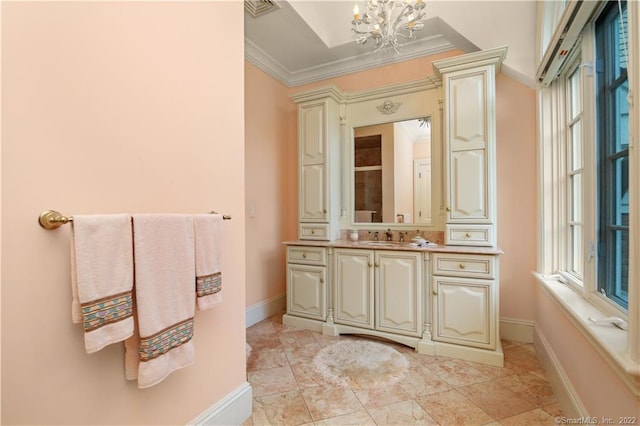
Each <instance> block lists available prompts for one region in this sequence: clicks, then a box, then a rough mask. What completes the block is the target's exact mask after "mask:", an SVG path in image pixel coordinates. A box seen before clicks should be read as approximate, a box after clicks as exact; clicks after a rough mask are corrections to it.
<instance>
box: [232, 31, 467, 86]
mask: <svg viewBox="0 0 640 426" xmlns="http://www.w3.org/2000/svg"><path fill="white" fill-rule="evenodd" d="M409 45H410V46H409ZM244 46H245V58H246V59H247V60H248V61H249V62H251V63H252V64H253V65H255V66H256V67H258V68H260V69H261V70H262V71H264V72H265V73H267V74H269V75H270V76H271V77H273V78H275V79H276V80H278V81H280V82H281V83H282V84H284V85H285V86H287V87H295V86H300V85H303V84H307V83H313V82H316V81H320V80H325V79H329V78H334V77H339V76H342V75H346V74H351V73H354V72H358V71H364V70H366V69H370V68H375V67H380V66H384V65H390V64H393V63H398V62H404V61H408V60H411V59H417V58H421V57H424V56H430V55H435V54H438V53H442V52H447V51H450V50H453V49H456V46H455V45H454V44H452V43H450V42H449V41H448V40H447V39H445V38H444V37H442V36H433V37H428V38H423V39H419V40H415V41H413V42H411V43H407V49H406V50H407V53H403V52H401V53H400V54H398V55H393V56H391V55H389V56H382V55H381V54H380V53H376V52H373V51H371V52H368V53H365V54H363V55H358V56H352V57H349V58H346V59H343V60H339V61H334V62H329V63H326V64H322V65H319V66H317V67H311V68H307V69H302V70H300V71H293V72H292V71H290V70H288V69H287V68H285V67H284V66H282V65H281V64H280V63H279V62H278V61H276V60H275V59H273V58H272V57H271V56H269V55H268V54H267V53H266V52H264V51H263V50H261V49H260V48H259V47H257V46H256V45H255V44H254V43H252V42H251V41H250V40H247V39H246V38H245V43H244Z"/></svg>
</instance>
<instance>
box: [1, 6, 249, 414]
mask: <svg viewBox="0 0 640 426" xmlns="http://www.w3.org/2000/svg"><path fill="white" fill-rule="evenodd" d="M221 40H224V42H223V43H219V42H220V41H221ZM2 54H3V57H2V123H3V128H2V151H3V155H2V184H3V186H2V195H3V200H2V201H3V204H2V220H3V222H2V226H3V239H2V244H3V250H2V264H3V271H2V272H3V275H2V319H3V321H2V350H3V352H2V405H3V407H2V408H3V412H2V423H4V424H97V423H101V424H185V423H186V422H188V421H190V420H192V419H194V418H195V417H196V416H198V415H199V414H200V413H201V412H202V411H204V410H205V409H207V408H209V407H210V406H211V405H213V404H215V403H216V402H217V401H219V400H220V399H221V398H222V397H224V396H225V395H227V394H229V393H230V392H232V391H233V390H234V389H236V388H237V387H238V386H239V385H241V384H242V383H244V382H245V381H246V377H245V356H244V344H245V343H244V342H245V333H244V328H245V320H244V307H245V256H244V255H245V253H244V250H245V239H244V234H245V224H244V220H243V216H244V161H245V160H244V129H243V109H244V100H243V96H242V93H243V83H244V82H243V7H242V3H239V2H216V3H210V2H209V3H161V2H153V3H145V2H124V3H123V2H120V3H110V2H103V3H96V2H89V3H82V2H67V3H61V2H50V3H48V2H40V3H34V2H27V3H18V2H13V3H6V2H3V3H2ZM221 64H223V65H221ZM50 208H54V209H58V210H60V211H61V212H62V213H64V214H68V215H73V214H91V213H114V212H130V213H136V212H150V213H153V212H176V213H181V212H183V213H188V212H207V211H210V210H212V209H216V210H218V211H220V212H224V213H227V214H231V215H232V216H233V217H234V219H233V220H231V221H227V222H225V224H224V227H223V234H224V235H223V240H224V247H225V249H224V253H223V255H222V268H223V277H224V302H223V304H222V305H220V306H219V307H217V308H214V309H213V310H210V311H205V312H198V313H197V314H196V319H195V323H196V329H195V336H194V342H195V348H196V363H195V364H194V365H193V366H191V367H188V368H185V369H183V370H180V371H178V372H176V373H173V374H172V375H171V376H170V377H169V378H168V379H166V380H165V381H164V382H162V383H160V384H159V385H156V386H154V387H152V388H149V389H144V390H140V389H138V388H137V385H136V384H135V382H127V381H126V380H125V378H124V369H123V348H122V345H120V344H116V345H111V346H109V347H107V348H105V349H103V350H102V351H100V352H97V353H95V354H91V355H88V354H86V353H85V352H84V347H83V339H82V331H81V329H80V328H79V326H78V325H75V324H72V323H71V316H70V313H71V311H70V306H71V304H70V301H71V292H70V285H69V282H70V272H69V238H70V230H71V229H70V226H69V225H67V226H64V227H62V228H61V229H58V230H56V231H45V230H43V229H41V228H40V227H39V226H38V225H37V223H36V219H37V217H38V215H39V214H40V212H41V211H43V210H45V209H50Z"/></svg>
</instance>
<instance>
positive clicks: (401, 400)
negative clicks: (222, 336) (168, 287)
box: [244, 314, 562, 426]
mask: <svg viewBox="0 0 640 426" xmlns="http://www.w3.org/2000/svg"><path fill="white" fill-rule="evenodd" d="M361 338H363V337H361V336H348V335H343V336H339V337H330V336H323V335H322V334H320V333H315V332H311V331H308V330H300V329H297V328H292V327H287V326H284V325H283V324H282V314H279V315H274V316H272V317H270V318H268V319H266V320H264V321H262V322H260V323H258V324H255V325H253V326H251V327H249V328H248V329H247V343H248V344H249V345H250V346H251V348H252V350H251V352H250V355H249V356H248V358H247V376H248V380H249V383H251V386H252V387H253V415H252V417H251V418H249V419H247V421H246V422H245V423H244V426H261V425H287V426H289V425H485V424H486V425H505V426H507V425H526V426H531V425H553V424H555V422H554V419H555V417H556V416H561V415H562V411H561V409H560V407H559V405H558V403H557V401H556V399H555V397H554V395H553V393H552V391H551V386H550V385H549V382H548V381H547V378H546V376H545V373H544V370H542V367H541V366H540V363H539V361H538V358H537V356H536V354H535V350H534V348H533V345H531V344H524V343H517V342H511V341H504V340H503V342H502V344H503V350H504V354H505V366H504V367H503V368H500V367H494V366H488V365H484V364H479V363H474V362H468V361H461V360H457V359H452V358H445V357H431V356H426V355H420V354H418V353H416V352H415V350H414V349H413V348H409V347H406V346H403V345H399V344H395V343H390V342H384V344H387V345H390V346H392V347H393V348H394V349H396V350H397V351H398V352H400V353H401V354H403V355H404V356H405V357H406V358H407V361H408V362H409V373H408V374H407V375H406V377H405V378H404V379H403V380H401V381H400V382H398V383H397V384H395V385H392V386H388V387H384V388H379V389H374V390H361V389H352V388H349V387H341V386H331V385H328V384H327V383H325V382H324V381H322V379H320V378H319V376H318V374H314V372H313V367H312V360H313V357H314V355H315V354H316V353H317V352H318V351H319V350H320V349H322V348H323V347H326V346H327V345H330V344H332V343H335V342H336V341H338V340H343V339H361ZM377 341H378V340H377ZM378 342H380V341H378Z"/></svg>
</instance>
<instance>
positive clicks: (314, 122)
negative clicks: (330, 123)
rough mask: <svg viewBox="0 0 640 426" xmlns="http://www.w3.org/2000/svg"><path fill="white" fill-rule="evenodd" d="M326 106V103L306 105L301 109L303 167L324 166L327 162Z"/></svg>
mask: <svg viewBox="0 0 640 426" xmlns="http://www.w3.org/2000/svg"><path fill="white" fill-rule="evenodd" d="M325 110H326V106H325V103H324V102H321V103H318V104H312V105H305V106H304V107H302V108H301V109H300V114H301V117H300V122H301V124H303V125H302V126H301V144H300V148H301V149H300V150H301V152H300V155H301V160H302V164H303V165H309V164H322V163H324V162H325V161H326V153H325V143H324V140H325V127H326V116H325Z"/></svg>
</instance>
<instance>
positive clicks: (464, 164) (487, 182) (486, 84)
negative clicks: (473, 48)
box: [433, 47, 507, 247]
mask: <svg viewBox="0 0 640 426" xmlns="http://www.w3.org/2000/svg"><path fill="white" fill-rule="evenodd" d="M506 54H507V48H506V47H502V48H497V49H492V50H485V51H481V52H477V53H471V54H467V55H463V56H459V57H454V58H448V59H443V60H440V61H434V62H433V68H434V70H435V71H436V72H437V73H439V74H441V75H442V86H443V93H444V126H443V128H444V145H445V146H444V153H445V161H444V165H445V172H444V178H445V185H444V188H445V214H446V224H445V244H447V245H463V246H489V247H492V246H495V245H496V241H497V240H496V226H497V215H496V209H497V207H496V120H495V75H496V73H498V72H499V71H500V67H501V64H502V61H503V60H504V58H505V56H506Z"/></svg>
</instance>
